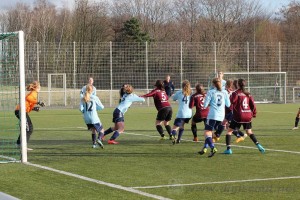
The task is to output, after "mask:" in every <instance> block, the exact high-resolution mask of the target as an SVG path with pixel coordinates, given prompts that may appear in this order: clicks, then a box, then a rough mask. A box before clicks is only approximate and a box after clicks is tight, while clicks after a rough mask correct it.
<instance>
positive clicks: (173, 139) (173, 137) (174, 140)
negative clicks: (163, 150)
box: [172, 136, 176, 145]
mask: <svg viewBox="0 0 300 200" xmlns="http://www.w3.org/2000/svg"><path fill="white" fill-rule="evenodd" d="M175 143H176V137H175V136H172V144H173V145H174V144H175Z"/></svg>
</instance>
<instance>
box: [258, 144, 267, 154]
mask: <svg viewBox="0 0 300 200" xmlns="http://www.w3.org/2000/svg"><path fill="white" fill-rule="evenodd" d="M256 146H257V148H258V150H259V151H260V152H261V153H265V151H266V150H265V149H264V148H263V146H261V144H257V145H256Z"/></svg>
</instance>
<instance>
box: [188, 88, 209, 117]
mask: <svg viewBox="0 0 300 200" xmlns="http://www.w3.org/2000/svg"><path fill="white" fill-rule="evenodd" d="M205 96H206V94H203V95H202V94H198V93H195V94H193V95H192V96H191V100H190V104H189V107H190V108H193V107H194V106H195V107H196V113H195V115H194V116H196V117H198V118H200V119H203V118H207V115H208V111H209V108H208V107H207V108H206V109H204V107H203V104H204V100H205Z"/></svg>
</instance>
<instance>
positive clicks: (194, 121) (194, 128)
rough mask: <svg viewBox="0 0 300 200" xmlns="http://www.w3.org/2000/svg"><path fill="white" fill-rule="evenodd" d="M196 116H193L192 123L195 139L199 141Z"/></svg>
mask: <svg viewBox="0 0 300 200" xmlns="http://www.w3.org/2000/svg"><path fill="white" fill-rule="evenodd" d="M195 118H196V116H195V115H194V116H193V118H192V123H191V131H192V133H193V136H194V139H193V141H195V142H198V134H197V123H196V119H195Z"/></svg>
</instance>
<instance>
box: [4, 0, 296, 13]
mask: <svg viewBox="0 0 300 200" xmlns="http://www.w3.org/2000/svg"><path fill="white" fill-rule="evenodd" d="M34 1H35V0H0V10H6V9H8V8H11V7H13V6H14V5H15V4H16V3H17V2H24V3H27V4H30V5H32V4H33V2H34ZM94 1H97V0H94ZM259 1H261V2H262V4H263V6H264V7H265V8H266V9H267V11H270V12H272V11H273V12H275V11H278V9H279V8H281V7H282V6H283V5H287V4H288V3H289V2H291V1H292V0H259ZM49 2H51V3H53V4H54V5H56V6H58V7H61V6H62V5H64V4H66V3H69V4H70V3H73V2H74V0H49Z"/></svg>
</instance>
